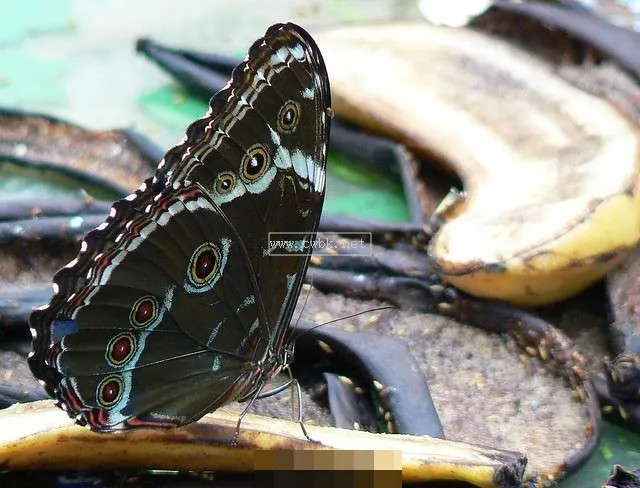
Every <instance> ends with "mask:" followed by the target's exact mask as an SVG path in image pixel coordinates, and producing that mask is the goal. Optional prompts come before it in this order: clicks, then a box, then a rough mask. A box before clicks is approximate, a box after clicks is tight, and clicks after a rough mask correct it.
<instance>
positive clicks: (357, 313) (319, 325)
mask: <svg viewBox="0 0 640 488" xmlns="http://www.w3.org/2000/svg"><path fill="white" fill-rule="evenodd" d="M397 308H398V307H396V306H395V305H384V306H382V307H376V308H369V309H367V310H361V311H360V312H356V313H352V314H350V315H345V316H343V317H338V318H336V319H331V320H328V321H326V322H323V323H321V324H316V325H314V326H313V327H310V328H308V329H304V330H297V332H298V334H297V335H296V336H295V339H296V340H298V339H300V338H301V337H303V336H304V335H305V334H309V333H311V332H312V331H314V330H316V329H317V328H319V327H324V326H325V325H330V324H334V323H336V322H339V321H341V320H347V319H352V318H355V317H359V316H360V315H364V314H367V313H372V312H381V311H382V310H395V309H397ZM298 320H300V319H299V318H298ZM296 324H297V322H296Z"/></svg>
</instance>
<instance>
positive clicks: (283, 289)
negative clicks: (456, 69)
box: [166, 24, 330, 348]
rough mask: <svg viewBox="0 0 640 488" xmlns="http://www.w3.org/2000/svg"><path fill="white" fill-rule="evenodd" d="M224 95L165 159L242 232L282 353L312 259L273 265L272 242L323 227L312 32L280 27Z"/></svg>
mask: <svg viewBox="0 0 640 488" xmlns="http://www.w3.org/2000/svg"><path fill="white" fill-rule="evenodd" d="M221 94H222V96H219V95H218V96H216V97H214V98H213V99H212V100H211V110H210V113H209V114H208V116H207V117H205V118H203V119H201V120H198V121H196V122H195V123H194V124H193V125H192V126H191V127H190V128H189V129H188V130H187V137H186V140H185V142H184V144H183V146H182V147H181V149H179V150H178V151H177V154H179V155H181V159H180V160H179V161H178V160H177V159H178V158H177V156H176V155H174V154H173V153H171V154H169V155H168V157H167V158H166V159H167V160H169V161H172V163H171V167H172V168H173V170H172V171H171V176H170V181H181V180H187V181H197V182H198V183H199V184H201V185H202V186H203V187H204V188H206V189H207V191H208V192H209V193H210V194H211V196H212V199H213V200H214V201H215V202H216V203H218V204H219V205H220V207H221V208H222V209H223V210H224V212H225V213H226V214H227V215H228V216H229V218H230V219H231V220H232V221H233V222H234V225H236V227H237V229H238V232H239V233H240V234H241V235H242V236H243V240H244V242H245V243H246V244H247V249H248V253H249V255H250V260H251V263H252V266H253V267H254V270H255V272H256V279H257V281H258V286H259V288H260V290H261V291H262V292H263V293H262V297H263V306H264V310H265V316H266V317H267V326H268V327H269V329H270V333H271V337H272V340H273V346H274V348H278V347H280V346H281V345H282V343H283V341H284V339H285V338H284V333H285V331H286V327H287V325H288V323H289V321H290V318H291V314H292V313H293V309H294V307H295V302H296V297H297V296H298V295H299V292H300V287H301V285H302V279H303V277H304V274H305V271H306V268H307V266H308V260H309V254H310V253H297V254H294V255H290V256H279V257H278V258H274V257H273V256H272V255H271V253H270V252H269V237H270V236H271V237H272V239H273V240H275V239H278V238H280V239H289V240H295V241H298V242H300V243H301V242H303V241H306V242H309V241H310V240H312V237H311V233H312V232H314V231H315V230H316V229H317V226H318V221H319V218H320V209H321V208H322V203H323V199H324V190H325V175H326V170H325V163H326V158H327V143H328V138H329V122H330V113H329V112H330V109H329V106H330V93H329V82H328V77H327V74H326V68H325V65H324V62H323V60H322V57H321V55H320V52H319V50H318V48H317V46H316V44H315V42H314V41H313V39H312V38H311V37H310V36H309V35H308V34H307V33H306V32H305V31H304V30H302V29H299V28H296V27H295V26H292V24H286V25H275V26H273V27H271V28H270V29H269V30H268V31H267V34H266V35H265V38H264V39H263V40H261V41H258V42H256V43H255V44H254V45H253V46H252V47H251V49H250V50H249V55H248V58H247V60H246V61H245V62H244V63H243V64H242V65H241V66H240V67H239V68H238V69H236V70H235V71H234V73H233V77H232V80H231V82H230V85H229V87H228V88H225V89H223V90H222V92H221ZM202 134H204V136H202ZM248 135H250V136H248ZM285 232H288V233H289V234H282V233H285Z"/></svg>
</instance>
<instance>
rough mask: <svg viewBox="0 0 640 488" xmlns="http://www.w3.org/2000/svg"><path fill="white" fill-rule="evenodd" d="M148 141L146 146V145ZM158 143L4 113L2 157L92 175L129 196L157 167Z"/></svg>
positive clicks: (0, 120)
mask: <svg viewBox="0 0 640 488" xmlns="http://www.w3.org/2000/svg"><path fill="white" fill-rule="evenodd" d="M141 142H142V144H140V143H141ZM152 148H153V145H152V144H151V143H149V142H148V141H146V140H145V138H143V137H142V136H141V135H136V136H134V137H133V138H132V137H131V132H126V131H89V130H86V129H83V128H81V127H79V126H77V125H74V124H72V123H69V122H66V121H64V120H61V119H58V118H55V117H52V116H48V115H42V114H34V113H28V112H22V111H18V110H11V109H0V159H3V158H16V160H20V161H23V162H24V164H28V163H29V162H41V163H46V164H48V165H50V166H51V167H54V168H55V167H57V168H58V169H59V170H61V171H64V170H66V171H70V172H72V173H73V174H81V175H87V177H89V176H90V177H91V178H93V179H94V181H96V182H102V183H103V184H104V185H105V186H106V187H108V188H109V189H110V191H116V192H118V193H120V194H121V195H126V194H128V193H130V192H131V191H133V190H134V189H135V188H137V186H138V185H139V184H140V182H141V181H142V180H143V179H144V178H145V177H147V176H149V174H151V172H152V171H153V169H155V166H156V165H157V164H158V162H159V160H152V159H150V158H151V157H154V156H155V154H153V150H152Z"/></svg>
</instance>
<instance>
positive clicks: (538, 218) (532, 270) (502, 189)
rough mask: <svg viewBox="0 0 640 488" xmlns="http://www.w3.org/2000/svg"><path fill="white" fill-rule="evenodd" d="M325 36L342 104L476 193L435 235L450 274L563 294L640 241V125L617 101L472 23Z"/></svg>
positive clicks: (346, 112)
mask: <svg viewBox="0 0 640 488" xmlns="http://www.w3.org/2000/svg"><path fill="white" fill-rule="evenodd" d="M318 38H319V45H320V47H321V49H322V52H323V55H324V57H325V60H326V62H327V67H328V70H329V75H330V78H331V85H332V96H333V100H334V108H335V110H336V113H337V115H338V116H340V117H342V118H345V119H347V120H350V121H351V122H353V123H356V124H360V125H362V126H365V127H368V128H369V129H371V130H374V131H377V132H381V133H383V134H386V135H388V136H391V137H394V138H397V139H399V140H400V141H402V142H404V143H405V144H406V145H407V146H408V147H410V148H411V149H413V150H414V151H415V152H416V153H418V154H419V155H420V156H422V157H423V158H428V159H430V160H432V161H433V160H434V159H435V161H437V162H439V163H441V164H442V165H443V166H444V167H445V168H446V169H448V170H449V171H453V172H455V173H457V174H458V175H459V176H460V178H461V179H462V182H463V185H464V187H465V193H464V194H465V195H466V196H465V197H464V198H458V199H457V201H455V202H454V203H453V204H449V205H447V206H446V208H443V209H441V212H440V214H441V216H442V217H443V218H442V220H443V224H442V226H441V227H440V229H439V230H438V232H437V233H436V234H435V235H434V237H433V239H432V241H431V243H430V247H429V253H430V255H431V257H432V258H433V261H434V263H435V264H436V266H437V268H438V270H439V272H440V273H441V275H442V277H443V278H444V279H445V280H446V281H448V282H450V283H451V284H453V285H455V286H457V287H458V288H460V289H462V290H464V291H466V292H468V293H471V294H473V295H476V296H481V297H487V298H494V299H500V300H505V301H509V302H512V303H516V304H519V305H525V306H535V305H542V304H547V303H552V302H555V301H558V300H562V299H564V298H567V297H569V296H571V295H573V294H576V293H578V292H580V291H581V290H583V289H584V288H586V287H587V286H589V285H591V284H592V283H593V282H595V281H597V280H598V279H600V278H601V277H602V276H603V275H604V274H605V273H606V272H607V271H609V270H610V269H611V268H612V267H613V266H615V265H616V264H617V263H618V262H620V260H621V259H622V258H623V257H624V256H625V255H626V254H627V253H628V252H629V251H630V250H631V249H632V248H634V247H635V246H636V245H637V243H638V242H639V241H640V191H639V190H640V188H639V185H640V135H639V133H638V129H637V128H636V127H635V126H634V125H633V124H632V123H631V122H629V121H628V120H627V119H626V118H625V117H624V116H623V115H622V114H621V113H619V112H618V111H617V110H616V109H615V108H614V107H613V106H611V105H610V104H609V103H608V102H606V101H604V100H602V99H599V98H597V97H594V96H591V95H589V94H587V93H585V92H583V91H581V90H579V89H577V88H575V87H573V86H572V85H570V84H569V83H568V82H566V81H564V80H563V79H561V78H560V77H559V76H557V75H555V74H554V73H553V72H552V70H551V69H550V68H549V67H548V66H547V65H545V64H544V63H543V62H542V61H540V60H539V59H536V58H534V57H532V56H530V55H528V54H527V53H525V52H523V51H522V50H520V49H518V48H516V47H514V46H511V45H509V44H507V43H505V42H503V41H500V40H497V39H493V38H491V37H489V36H487V35H484V34H481V33H479V32H474V31H471V30H468V29H447V28H438V27H430V26H427V25H425V24H389V25H376V26H371V27H353V28H345V29H338V30H335V31H329V32H326V33H324V35H320V36H318ZM353 59H357V60H358V62H357V63H353V61H352V60H353ZM451 205H453V208H452V206H451Z"/></svg>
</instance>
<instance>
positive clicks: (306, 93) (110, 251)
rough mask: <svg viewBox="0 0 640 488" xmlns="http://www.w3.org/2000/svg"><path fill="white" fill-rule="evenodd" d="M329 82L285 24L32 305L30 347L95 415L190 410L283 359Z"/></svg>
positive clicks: (174, 419)
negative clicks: (38, 304)
mask: <svg viewBox="0 0 640 488" xmlns="http://www.w3.org/2000/svg"><path fill="white" fill-rule="evenodd" d="M329 103H330V99H329V86H328V80H327V74H326V70H325V67H324V63H323V62H322V58H321V56H320V53H319V51H318V48H317V46H316V45H315V43H314V42H313V40H312V39H311V38H310V36H309V35H308V34H307V33H306V32H305V31H304V30H302V29H301V28H299V27H297V26H295V25H292V24H284V25H283V24H278V25H275V26H272V27H271V28H270V29H269V30H268V31H267V33H266V35H265V37H264V38H263V39H260V40H258V41H256V43H255V44H254V45H253V46H252V47H251V49H250V51H249V55H248V57H247V59H246V60H245V61H244V62H243V63H242V64H241V65H239V66H238V68H236V70H234V73H233V76H232V80H231V82H230V83H229V85H228V86H227V87H225V88H224V89H223V90H222V91H221V92H219V93H218V94H217V95H215V96H214V97H213V98H212V100H211V103H210V105H211V109H210V111H209V113H208V114H207V115H206V116H205V117H203V118H202V119H200V120H198V121H196V122H194V123H193V124H192V125H191V126H190V127H189V128H188V129H187V136H186V138H185V141H184V142H183V143H182V144H180V145H178V146H176V147H174V148H173V149H171V150H170V151H169V152H168V153H167V155H166V156H165V158H164V160H163V162H162V163H161V164H160V165H159V167H158V171H157V173H156V175H155V176H154V178H153V179H149V180H147V181H146V182H145V183H144V184H143V185H142V186H141V188H140V190H138V191H137V192H136V193H135V194H133V195H132V196H130V197H128V198H126V199H123V200H121V201H119V202H117V203H116V204H114V207H113V209H112V212H111V215H110V217H109V218H108V219H107V221H106V222H105V223H104V224H103V225H102V226H100V227H99V228H98V229H96V230H94V231H92V232H90V233H89V234H88V235H87V236H86V237H85V240H84V242H83V247H82V250H81V252H80V253H79V255H78V257H77V258H76V259H75V260H74V261H72V262H71V263H70V264H69V265H67V267H65V268H63V269H62V270H61V271H59V272H58V273H57V274H56V276H55V277H54V284H55V287H57V290H55V294H54V296H53V298H52V299H51V302H50V304H49V305H47V306H45V307H42V308H41V309H38V310H36V311H34V312H33V314H32V316H31V318H30V325H31V328H32V333H33V336H34V340H33V347H34V350H33V353H32V355H31V356H30V359H29V363H30V366H31V369H32V371H33V372H34V374H35V375H36V377H38V378H39V379H41V380H43V382H44V383H45V386H46V388H47V391H48V392H49V393H50V394H52V395H53V396H55V397H56V398H58V400H59V401H60V404H61V405H62V406H63V407H64V408H65V409H67V411H68V412H69V414H70V415H71V416H73V417H76V418H77V420H78V421H79V422H81V423H88V424H89V425H90V426H91V427H92V428H93V429H94V430H99V431H112V430H119V429H126V428H131V427H137V426H156V427H168V426H175V425H182V424H184V423H187V422H190V421H193V420H195V419H197V418H199V417H200V416H202V415H203V414H204V413H206V412H207V411H210V410H212V409H215V408H217V407H219V406H220V405H222V404H224V403H226V402H228V401H230V400H233V399H236V398H242V397H245V396H246V395H247V394H248V393H250V392H253V391H254V390H256V388H259V387H260V386H261V385H262V383H263V382H264V381H265V380H266V377H267V376H268V374H269V373H270V372H272V371H273V370H274V369H277V368H274V365H276V366H280V365H281V364H278V361H280V360H281V359H280V358H281V357H283V348H284V347H285V344H284V342H285V340H286V331H287V327H288V326H289V320H290V318H291V313H292V310H293V307H294V305H295V302H296V300H297V297H298V294H299V289H300V286H301V283H302V279H303V277H304V274H305V272H306V268H307V265H308V256H307V255H305V254H297V255H292V256H285V257H273V256H270V255H269V252H268V235H269V233H271V232H295V233H297V234H298V237H299V236H305V237H309V236H310V234H311V233H313V232H314V231H315V230H316V228H317V223H318V220H319V216H320V212H321V208H322V201H323V198H324V178H325V162H326V151H327V149H326V147H327V141H328V131H329V118H328V108H329Z"/></svg>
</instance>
